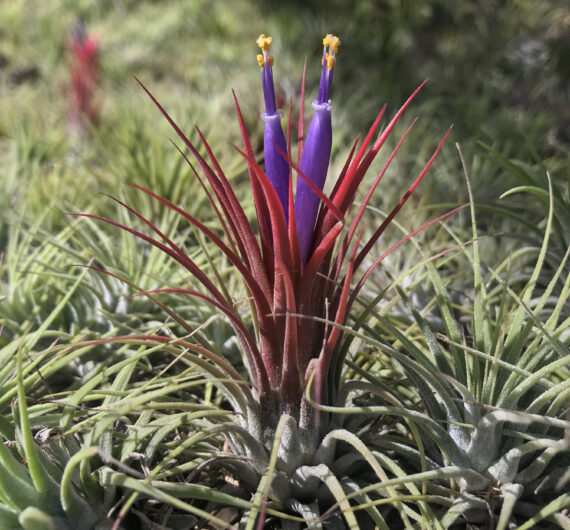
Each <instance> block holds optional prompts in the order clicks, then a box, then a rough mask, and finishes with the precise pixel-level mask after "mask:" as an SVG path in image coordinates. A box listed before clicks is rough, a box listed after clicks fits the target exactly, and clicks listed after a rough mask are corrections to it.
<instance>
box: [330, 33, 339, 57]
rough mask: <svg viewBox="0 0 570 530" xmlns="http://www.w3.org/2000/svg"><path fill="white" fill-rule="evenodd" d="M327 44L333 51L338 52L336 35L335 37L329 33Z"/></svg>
mask: <svg viewBox="0 0 570 530" xmlns="http://www.w3.org/2000/svg"><path fill="white" fill-rule="evenodd" d="M329 46H330V48H331V50H332V51H333V52H334V53H336V52H338V47H339V46H340V39H339V38H338V37H335V36H334V35H331V38H330V44H329Z"/></svg>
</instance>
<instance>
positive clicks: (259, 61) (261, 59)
mask: <svg viewBox="0 0 570 530" xmlns="http://www.w3.org/2000/svg"><path fill="white" fill-rule="evenodd" d="M266 59H267V62H268V63H269V66H273V55H269V56H268V57H267V58H265V57H264V56H263V55H261V53H260V54H259V55H258V56H257V64H259V66H261V68H263V67H264V66H265V61H266Z"/></svg>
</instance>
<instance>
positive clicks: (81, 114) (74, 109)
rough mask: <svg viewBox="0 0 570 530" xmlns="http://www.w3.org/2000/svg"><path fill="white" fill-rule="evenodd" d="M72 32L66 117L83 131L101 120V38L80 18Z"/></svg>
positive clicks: (72, 126) (71, 126)
mask: <svg viewBox="0 0 570 530" xmlns="http://www.w3.org/2000/svg"><path fill="white" fill-rule="evenodd" d="M70 33H71V38H70V40H69V44H68V48H69V53H70V55H71V62H70V65H69V76H70V81H71V86H70V88H69V94H68V97H69V106H68V111H67V119H68V124H69V129H70V131H71V132H72V133H74V134H78V133H81V132H82V131H84V130H85V128H86V126H87V125H94V124H97V122H98V121H99V105H98V103H97V101H96V98H95V90H96V88H97V83H98V82H99V42H98V40H97V39H96V38H95V37H92V36H90V35H88V34H87V30H86V28H85V24H84V22H83V21H82V20H81V19H78V20H76V21H75V22H74V23H73V24H72V26H71V30H70Z"/></svg>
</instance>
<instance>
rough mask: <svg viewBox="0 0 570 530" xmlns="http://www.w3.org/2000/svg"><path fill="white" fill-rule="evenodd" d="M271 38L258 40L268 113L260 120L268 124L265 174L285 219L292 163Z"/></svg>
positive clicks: (265, 141)
mask: <svg viewBox="0 0 570 530" xmlns="http://www.w3.org/2000/svg"><path fill="white" fill-rule="evenodd" d="M271 41H272V38H271V37H266V36H265V35H264V34H263V33H262V34H261V35H260V36H259V38H258V39H257V45H258V46H259V47H260V48H261V50H262V52H263V53H262V54H259V55H258V56H257V62H258V63H259V66H260V67H261V85H262V87H263V98H264V99H265V112H264V113H263V114H261V118H262V119H263V121H264V122H265V132H264V135H263V152H264V155H265V173H266V174H267V177H268V178H269V181H270V182H271V184H272V185H273V187H274V188H275V191H276V192H277V195H278V197H279V200H280V202H281V206H283V211H284V213H285V219H287V218H288V213H289V208H288V204H289V174H290V171H289V162H288V160H287V158H286V156H287V142H286V141H285V135H284V134H283V128H282V127H281V113H280V112H279V111H278V110H277V104H276V102H275V89H274V86H273V71H272V66H273V57H272V56H271V55H269V48H270V46H271Z"/></svg>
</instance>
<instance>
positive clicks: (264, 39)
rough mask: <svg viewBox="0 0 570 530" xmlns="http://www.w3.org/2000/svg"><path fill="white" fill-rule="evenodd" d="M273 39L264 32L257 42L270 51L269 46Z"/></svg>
mask: <svg viewBox="0 0 570 530" xmlns="http://www.w3.org/2000/svg"><path fill="white" fill-rule="evenodd" d="M272 41H273V38H272V37H266V36H265V35H264V34H263V33H262V34H261V35H260V36H259V37H258V39H257V40H256V41H255V42H256V43H257V45H258V46H259V47H260V48H261V49H262V50H263V51H264V52H268V51H269V48H270V47H271V42H272Z"/></svg>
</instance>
